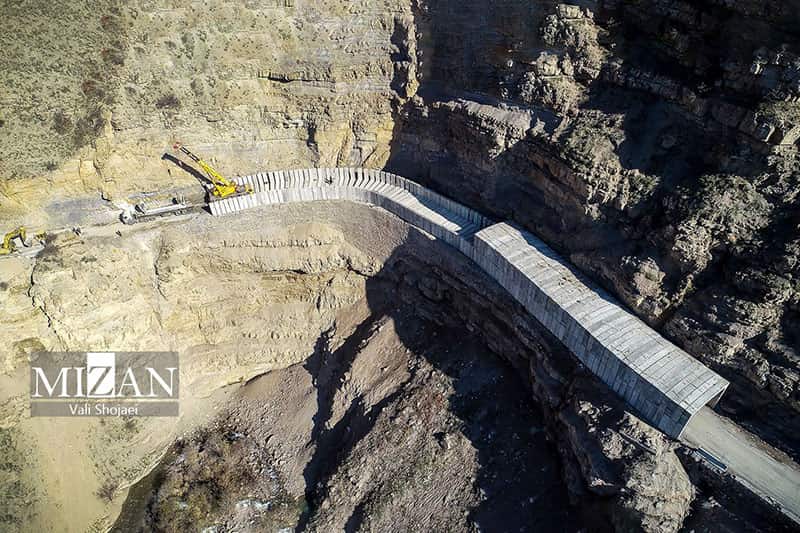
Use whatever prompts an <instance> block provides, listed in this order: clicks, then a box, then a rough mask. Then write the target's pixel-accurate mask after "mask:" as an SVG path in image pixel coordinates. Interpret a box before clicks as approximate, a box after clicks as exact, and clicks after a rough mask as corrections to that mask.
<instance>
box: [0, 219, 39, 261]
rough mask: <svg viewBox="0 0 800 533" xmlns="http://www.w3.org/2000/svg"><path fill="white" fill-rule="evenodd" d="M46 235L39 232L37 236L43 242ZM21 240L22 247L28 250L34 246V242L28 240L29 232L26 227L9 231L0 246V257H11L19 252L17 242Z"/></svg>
mask: <svg viewBox="0 0 800 533" xmlns="http://www.w3.org/2000/svg"><path fill="white" fill-rule="evenodd" d="M44 237H45V233H44V232H39V233H37V234H36V238H37V239H39V240H41V239H44ZM17 239H19V241H20V243H22V246H24V247H26V248H28V247H30V246H32V245H33V241H32V240H28V232H27V230H26V229H25V226H20V227H18V228H17V229H15V230H13V231H9V232H8V233H6V235H5V237H3V244H2V246H0V255H11V254H13V253H14V252H16V251H17V244H16V242H15V241H16V240H17Z"/></svg>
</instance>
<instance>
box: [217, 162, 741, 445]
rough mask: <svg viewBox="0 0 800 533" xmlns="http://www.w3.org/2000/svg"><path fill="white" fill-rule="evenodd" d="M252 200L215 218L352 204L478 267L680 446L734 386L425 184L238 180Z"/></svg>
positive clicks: (504, 229) (507, 232) (370, 175)
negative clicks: (374, 210)
mask: <svg viewBox="0 0 800 533" xmlns="http://www.w3.org/2000/svg"><path fill="white" fill-rule="evenodd" d="M237 181H238V182H239V183H243V184H248V185H250V186H251V187H253V190H254V193H253V194H251V195H248V196H241V197H237V198H228V199H225V200H220V201H217V202H213V203H211V212H212V214H213V215H215V216H220V215H226V214H232V213H236V212H238V211H241V210H243V209H249V208H253V207H257V206H262V205H270V204H278V203H287V202H306V201H314V200H350V201H356V202H363V203H367V204H371V205H376V206H380V207H382V208H384V209H386V210H387V211H389V212H391V213H393V214H395V215H397V216H398V217H400V218H402V219H403V220H405V221H407V222H409V223H410V224H413V225H414V226H416V227H418V228H420V229H422V230H424V231H426V232H427V233H429V234H431V235H432V236H434V237H436V238H438V239H442V240H444V241H445V242H447V243H448V244H450V245H452V246H454V247H456V248H457V249H459V250H460V251H461V252H462V253H464V254H465V255H467V256H468V257H470V258H471V259H472V260H474V261H475V262H476V263H477V264H478V265H480V266H481V267H482V268H483V270H485V271H486V273H487V274H489V276H491V277H492V278H494V279H495V280H497V282H498V283H500V285H502V286H503V287H504V288H505V289H506V290H508V292H509V293H510V294H511V295H512V296H513V297H514V298H515V299H516V300H517V301H518V302H519V303H520V304H522V305H523V306H524V307H525V309H526V310H527V311H528V312H530V313H531V314H532V315H533V316H534V317H535V318H536V319H537V320H538V321H539V322H540V323H542V324H543V325H544V326H545V327H546V328H547V329H548V330H549V331H550V332H551V333H552V334H553V335H554V336H555V337H556V338H558V339H559V340H560V341H561V342H562V343H563V344H564V345H565V346H566V347H567V348H568V349H569V350H570V351H571V352H572V353H573V354H574V355H575V356H576V357H577V358H578V359H579V360H580V361H581V362H583V364H584V365H586V366H587V367H588V368H589V369H591V371H592V372H594V374H595V375H596V376H597V377H599V378H600V379H601V380H602V381H603V382H605V383H606V384H607V385H608V386H609V387H611V389H613V390H614V391H615V392H617V393H618V394H619V395H620V396H622V398H624V399H625V400H626V401H627V402H628V403H629V404H630V405H631V407H633V408H634V409H635V410H636V411H638V412H639V414H640V415H641V416H642V417H643V418H644V419H646V420H648V421H649V422H650V423H651V424H653V425H654V426H656V427H657V428H659V429H660V430H661V431H663V432H664V433H666V434H668V435H670V436H672V437H676V438H677V437H679V436H680V435H681V433H682V432H683V429H684V428H685V427H686V424H687V423H688V422H689V419H690V418H691V417H692V416H693V415H694V414H695V413H697V412H698V411H699V410H700V409H701V408H702V407H703V406H704V405H706V404H712V405H713V404H714V403H716V402H717V400H718V399H719V398H720V396H722V394H723V392H724V391H725V389H726V388H727V386H728V382H727V381H726V380H725V379H723V378H722V377H720V376H719V375H718V374H716V373H715V372H713V371H712V370H710V369H709V368H707V367H706V366H705V365H703V364H701V363H700V362H699V361H697V360H696V359H695V358H693V357H692V356H690V355H689V354H688V353H686V352H684V351H683V350H681V349H680V348H678V347H677V346H675V345H674V344H672V343H671V342H669V341H667V340H666V339H664V338H663V337H662V336H661V335H659V334H658V333H657V332H655V331H654V330H653V329H651V328H650V327H649V326H647V325H646V324H645V323H644V322H642V321H641V320H639V319H638V318H636V317H635V316H634V315H632V314H631V313H630V312H628V311H627V310H626V309H625V308H624V307H623V306H622V305H621V304H620V303H619V302H617V301H616V300H615V299H614V298H613V297H612V296H611V295H609V294H608V293H606V292H605V291H603V290H602V289H600V288H599V287H597V286H595V285H594V284H593V283H592V282H591V281H589V280H588V279H586V278H585V277H584V276H583V275H581V274H580V273H579V272H578V271H577V270H576V269H574V268H573V267H572V266H570V265H569V263H567V262H566V261H565V260H563V259H562V258H561V257H559V256H558V254H556V253H555V252H554V251H553V250H552V249H551V248H549V247H548V246H547V245H545V244H544V243H543V242H542V241H541V240H539V239H538V238H537V237H536V236H534V235H533V234H531V233H528V232H526V231H523V230H521V229H519V228H517V227H515V226H513V225H511V224H507V223H499V224H495V223H493V222H492V221H491V220H490V219H488V218H486V217H484V216H483V215H481V214H480V213H478V212H476V211H474V210H472V209H469V208H467V207H465V206H463V205H461V204H459V203H456V202H454V201H452V200H450V199H449V198H446V197H444V196H442V195H440V194H437V193H434V192H433V191H430V190H428V189H426V188H424V187H422V186H420V185H418V184H417V183H414V182H412V181H410V180H407V179H405V178H402V177H400V176H396V175H394V174H390V173H387V172H382V171H377V170H368V169H360V168H357V169H344V168H332V169H306V170H289V171H278V172H267V173H259V174H256V175H253V176H245V177H241V178H237Z"/></svg>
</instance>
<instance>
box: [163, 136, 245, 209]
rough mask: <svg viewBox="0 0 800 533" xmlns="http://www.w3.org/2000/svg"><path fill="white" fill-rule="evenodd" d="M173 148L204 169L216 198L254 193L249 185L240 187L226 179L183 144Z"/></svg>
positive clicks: (211, 191) (210, 191) (176, 144)
mask: <svg viewBox="0 0 800 533" xmlns="http://www.w3.org/2000/svg"><path fill="white" fill-rule="evenodd" d="M173 148H174V149H175V151H176V152H181V153H183V154H186V156H187V157H188V158H189V159H191V160H192V161H194V162H195V163H197V165H198V166H199V167H200V168H202V169H203V172H205V173H206V174H207V175H208V180H209V182H210V183H211V186H210V187H209V188H208V191H209V193H210V194H211V195H213V196H215V197H216V198H219V199H222V198H227V197H228V196H233V195H234V194H250V193H252V192H253V189H252V187H250V186H248V185H238V184H236V183H234V182H232V181H231V180H229V179H228V178H226V177H224V176H223V175H222V174H220V173H219V172H217V171H216V170H214V168H213V167H212V166H211V165H209V164H208V163H206V162H205V161H203V160H202V159H200V158H199V157H197V156H196V155H194V154H193V153H192V152H190V151H189V150H188V149H187V148H186V147H185V146H183V145H182V144H181V143H175V145H174V146H173Z"/></svg>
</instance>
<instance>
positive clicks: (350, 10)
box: [0, 0, 800, 455]
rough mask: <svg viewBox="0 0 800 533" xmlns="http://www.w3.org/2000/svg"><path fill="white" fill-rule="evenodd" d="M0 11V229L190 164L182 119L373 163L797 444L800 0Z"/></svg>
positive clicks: (223, 136) (142, 1) (178, 174)
mask: <svg viewBox="0 0 800 533" xmlns="http://www.w3.org/2000/svg"><path fill="white" fill-rule="evenodd" d="M2 7H3V12H4V13H6V14H7V20H6V24H7V25H9V27H13V28H15V31H13V32H6V33H4V34H3V35H2V36H0V47H2V49H3V50H4V51H7V53H5V54H4V55H3V56H2V57H1V58H0V75H1V76H2V81H3V84H2V92H0V101H1V102H2V104H3V106H2V111H0V113H1V115H0V178H1V179H2V180H3V181H2V186H0V221H2V224H3V225H4V226H11V225H14V224H18V223H25V224H27V225H29V226H42V227H53V226H58V225H74V224H79V223H83V221H85V220H86V219H87V218H86V217H87V216H88V214H91V213H93V212H96V211H100V210H104V209H105V210H109V211H110V210H111V209H112V208H113V206H112V205H111V204H110V203H109V202H108V201H107V200H110V201H117V200H118V199H120V198H124V197H126V196H127V195H128V194H130V193H132V192H148V191H154V190H159V189H164V188H168V187H172V186H180V185H188V184H193V183H196V180H195V178H194V177H192V176H191V174H189V173H187V172H185V171H184V170H182V169H181V168H180V167H179V166H178V165H176V164H175V163H174V161H171V160H170V159H169V158H163V156H164V154H165V152H167V151H169V148H170V145H171V144H172V143H173V142H174V141H177V140H181V141H183V142H185V143H187V144H188V145H189V146H190V147H191V148H193V149H196V150H197V151H198V152H199V153H201V154H202V155H204V156H207V157H209V158H210V159H211V162H212V163H214V164H215V165H217V166H218V167H219V170H221V171H222V172H223V173H225V174H236V173H249V172H252V171H253V170H255V169H265V168H275V169H278V168H287V167H308V166H315V165H321V166H332V165H351V166H367V167H375V168H381V167H388V168H389V169H391V170H395V171H398V173H401V174H403V175H407V176H409V177H411V178H415V179H418V180H419V181H420V182H422V183H423V184H425V185H428V186H430V187H432V188H434V189H436V190H438V191H440V192H443V193H446V194H448V195H450V196H452V197H454V198H456V199H458V200H460V201H462V202H464V203H465V204H468V205H470V206H472V207H475V208H478V209H480V210H483V211H485V212H487V213H492V214H495V215H498V216H502V217H503V218H509V219H512V220H515V221H517V222H519V223H520V224H522V225H524V226H525V227H527V228H528V229H530V230H532V231H534V232H535V233H537V234H538V235H540V236H541V237H542V238H543V239H544V240H546V241H547V242H548V243H549V244H551V245H553V246H554V247H555V248H557V249H558V250H559V251H560V252H562V253H563V254H564V255H566V256H568V257H569V258H570V259H571V260H572V261H573V262H574V263H575V264H576V265H578V266H579V267H580V268H582V269H583V270H584V271H585V272H587V273H588V274H589V275H590V276H591V277H593V278H594V279H595V280H597V281H599V282H600V283H601V284H603V285H604V286H605V287H607V288H608V289H610V290H611V291H612V292H614V293H615V294H616V295H618V296H619V297H620V298H622V299H623V301H624V302H626V303H627V304H628V305H629V306H630V307H631V308H632V309H633V310H634V311H635V312H636V313H637V314H638V315H639V316H641V317H642V318H643V319H645V320H646V321H648V322H649V323H651V324H652V325H654V326H655V327H656V328H658V329H659V330H660V331H661V332H663V333H665V334H667V335H669V336H670V337H671V338H672V340H674V341H675V342H677V343H678V344H679V345H680V346H682V347H684V348H686V349H687V350H688V351H689V352H691V353H692V354H694V355H695V356H697V357H699V358H700V359H701V360H703V361H704V362H705V363H707V364H709V365H710V366H712V367H713V368H714V369H715V370H718V371H719V372H720V373H722V374H723V375H724V376H725V377H726V378H728V379H729V380H730V381H731V382H732V383H733V386H732V389H731V393H730V394H729V395H728V396H727V397H726V400H725V401H724V402H723V404H722V406H721V408H722V409H723V410H726V411H727V412H728V413H729V414H731V415H733V416H734V417H735V418H736V420H737V421H739V422H741V423H744V424H745V425H748V426H749V427H750V428H751V429H753V430H755V431H756V432H758V433H760V434H761V435H763V436H764V437H766V438H768V439H769V440H771V441H772V442H775V443H776V444H779V445H781V446H782V447H784V448H785V449H787V450H789V451H794V452H795V455H796V453H797V450H798V449H800V443H798V442H797V435H798V434H800V432H799V431H798V429H800V417H798V416H797V411H798V409H799V408H800V392H799V391H798V383H799V382H800V373H798V344H799V343H800V336H798V333H797V331H798V328H797V323H798V319H800V290H799V289H798V276H800V274H798V268H799V266H798V265H800V240H799V238H798V224H799V223H800V207H799V203H800V200H798V193H799V192H800V174H799V173H798V161H797V139H798V136H800V111H798V97H799V96H800V59H798V53H799V52H800V50H798V42H799V41H800V37H799V36H798V29H797V28H798V26H797V24H796V22H797V20H798V19H800V3H799V2H797V1H796V0H792V1H788V2H778V1H771V0H748V1H742V2H732V1H723V0H703V1H701V2H693V3H690V2H677V3H676V2H660V1H656V0H637V1H634V0H627V1H626V0H617V1H611V0H606V1H598V2H594V1H576V2H569V3H563V4H559V3H556V2H548V1H534V2H528V1H522V0H503V1H499V2H488V1H485V0H474V1H470V2H453V1H449V0H446V1H441V2H430V1H426V0H414V1H411V0H407V1H402V2H390V1H388V0H359V1H356V2H349V1H348V2H345V1H343V0H325V1H321V2H320V1H316V2H312V1H310V0H261V1H255V0H254V1H249V2H245V3H236V2H226V1H220V0H213V1H208V2H192V3H183V2H176V1H168V0H136V1H133V2H125V3H122V2H120V1H118V0H104V1H103V2H101V3H96V4H93V6H92V7H91V8H87V7H85V5H84V4H82V3H79V2H74V1H69V2H62V3H59V4H58V5H54V4H52V3H49V2H44V1H42V0H36V1H33V2H27V3H26V4H25V5H24V6H22V5H16V4H14V3H12V2H11V1H10V0H3V1H2ZM74 213H78V215H80V216H78V215H75V216H72V214H74ZM67 215H70V216H67ZM773 421H777V422H778V423H777V424H775V423H773Z"/></svg>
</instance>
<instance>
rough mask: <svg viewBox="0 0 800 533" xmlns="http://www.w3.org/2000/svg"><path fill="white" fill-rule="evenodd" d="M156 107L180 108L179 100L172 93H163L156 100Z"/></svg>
mask: <svg viewBox="0 0 800 533" xmlns="http://www.w3.org/2000/svg"><path fill="white" fill-rule="evenodd" d="M156 107H157V108H158V109H180V107H181V102H180V100H178V97H177V96H175V95H174V94H172V93H170V94H165V95H163V96H161V97H160V98H159V99H158V100H156Z"/></svg>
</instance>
